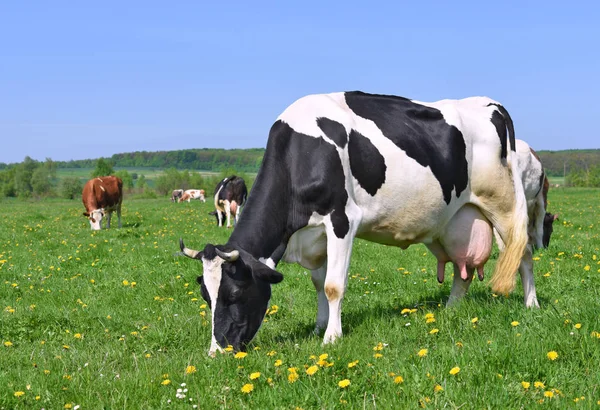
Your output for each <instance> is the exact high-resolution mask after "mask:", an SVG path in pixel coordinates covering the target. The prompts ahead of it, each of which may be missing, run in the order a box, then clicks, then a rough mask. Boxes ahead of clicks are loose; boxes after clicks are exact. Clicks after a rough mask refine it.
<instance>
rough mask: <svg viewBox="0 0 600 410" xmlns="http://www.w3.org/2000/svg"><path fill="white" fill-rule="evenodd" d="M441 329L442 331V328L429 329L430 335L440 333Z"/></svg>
mask: <svg viewBox="0 0 600 410" xmlns="http://www.w3.org/2000/svg"><path fill="white" fill-rule="evenodd" d="M439 331H440V329H431V330H430V331H429V334H430V335H435V334H436V333H438V332H439Z"/></svg>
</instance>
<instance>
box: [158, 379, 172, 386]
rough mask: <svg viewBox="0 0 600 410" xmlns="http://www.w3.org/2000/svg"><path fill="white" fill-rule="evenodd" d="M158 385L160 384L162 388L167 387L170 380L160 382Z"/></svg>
mask: <svg viewBox="0 0 600 410" xmlns="http://www.w3.org/2000/svg"><path fill="white" fill-rule="evenodd" d="M160 384H162V385H163V386H167V385H169V384H171V380H169V379H165V380H163V381H162V382H160Z"/></svg>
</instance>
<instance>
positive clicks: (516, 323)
mask: <svg viewBox="0 0 600 410" xmlns="http://www.w3.org/2000/svg"><path fill="white" fill-rule="evenodd" d="M510 324H511V326H512V327H516V326H519V322H517V321H516V320H515V321H513V322H510Z"/></svg>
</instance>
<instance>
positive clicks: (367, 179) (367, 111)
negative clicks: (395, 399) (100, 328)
mask: <svg viewBox="0 0 600 410" xmlns="http://www.w3.org/2000/svg"><path fill="white" fill-rule="evenodd" d="M514 156H515V138H514V127H513V122H512V119H511V118H510V115H509V114H508V112H507V110H506V109H505V108H504V107H503V106H502V105H501V104H500V103H498V102H496V101H493V100H491V99H489V98H487V97H472V98H465V99H462V100H442V101H438V102H429V103H427V102H420V101H413V100H409V99H406V98H402V97H397V96H391V95H373V94H366V93H362V92H358V91H355V92H345V93H333V94H326V95H323V94H319V95H309V96H306V97H303V98H301V99H299V100H297V101H296V102H294V103H293V104H292V105H290V106H289V107H288V108H287V109H285V110H284V112H283V113H282V114H281V115H280V116H279V118H278V119H277V121H276V122H275V123H274V124H273V126H272V127H271V131H270V133H269V139H268V142H267V147H266V150H265V154H264V157H263V162H262V165H261V167H260V169H259V171H258V175H257V177H256V181H255V183H254V185H253V187H252V192H251V193H250V195H249V198H248V203H247V205H246V206H245V208H244V217H243V218H241V220H240V221H239V223H238V224H237V225H236V227H235V229H234V230H233V232H232V233H231V236H230V237H229V239H228V241H227V243H226V244H224V245H216V246H215V245H213V244H210V243H209V244H206V245H205V246H204V248H203V249H202V250H200V251H198V250H193V249H190V248H187V247H186V246H185V245H184V244H183V241H181V242H180V248H181V250H182V252H183V253H184V255H186V256H188V257H190V258H194V259H196V260H199V261H201V262H202V263H203V265H204V268H203V269H204V274H203V275H202V276H200V277H199V278H198V280H197V281H198V282H199V283H200V289H201V294H202V297H203V298H204V300H205V301H206V302H207V304H208V305H209V306H210V308H211V310H212V314H211V317H212V331H211V344H210V350H209V353H211V354H215V353H216V352H217V351H219V350H222V349H223V348H224V347H226V346H228V345H231V346H233V348H234V349H235V350H244V349H246V346H247V344H248V343H249V342H250V341H251V340H252V339H253V337H254V336H255V334H256V332H257V331H258V329H259V328H260V326H261V324H262V323H263V319H264V317H265V312H266V311H267V307H268V304H269V298H270V297H271V285H272V284H275V283H279V282H281V281H282V280H283V275H282V274H281V273H280V272H278V271H276V270H275V267H276V266H277V264H278V263H279V262H280V261H281V260H284V261H286V262H289V263H292V262H297V263H299V264H300V265H302V266H303V267H305V268H306V269H310V270H311V277H312V282H313V284H314V286H315V289H316V290H317V320H316V329H315V330H317V331H319V330H322V329H325V335H324V337H323V343H331V342H334V341H336V340H337V339H338V338H339V337H340V336H341V335H342V314H341V308H342V301H343V299H344V294H345V292H346V287H347V284H348V268H349V266H350V259H351V254H352V244H353V242H354V238H355V237H358V238H362V239H366V240H369V241H373V242H377V243H381V244H385V245H394V246H398V247H401V248H407V247H408V246H410V245H411V244H416V243H425V244H428V243H431V242H432V241H434V240H436V239H438V238H439V236H440V235H441V233H442V232H443V230H444V228H445V227H446V225H447V224H448V222H449V221H450V220H451V219H452V217H453V216H454V215H455V214H456V213H457V212H458V211H459V209H461V208H462V207H463V206H464V205H466V204H471V205H473V206H475V207H477V208H478V209H479V210H480V211H481V213H482V214H483V215H484V216H485V218H486V219H487V220H489V221H491V222H492V224H493V227H494V228H495V229H496V230H497V231H498V232H499V234H500V236H501V237H502V240H503V241H504V243H505V244H506V246H505V247H504V249H502V250H501V252H500V254H499V257H498V261H497V263H496V267H495V272H494V275H493V276H492V281H491V284H492V289H493V290H494V291H495V292H496V293H499V294H504V293H508V292H510V291H511V290H512V289H513V287H514V279H515V275H516V272H517V269H518V267H519V264H520V262H521V256H522V255H523V251H524V249H525V247H526V246H527V205H526V200H525V194H524V192H523V182H522V181H521V179H520V178H519V176H518V169H517V164H516V161H515V160H514ZM215 202H216V201H215ZM394 263H396V262H394Z"/></svg>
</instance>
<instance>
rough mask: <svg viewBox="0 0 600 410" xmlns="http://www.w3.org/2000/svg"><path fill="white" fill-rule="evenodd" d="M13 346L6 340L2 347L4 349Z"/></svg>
mask: <svg viewBox="0 0 600 410" xmlns="http://www.w3.org/2000/svg"><path fill="white" fill-rule="evenodd" d="M12 345H13V344H12V342H11V341H9V340H7V341H6V342H4V346H6V347H11V346H12Z"/></svg>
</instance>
